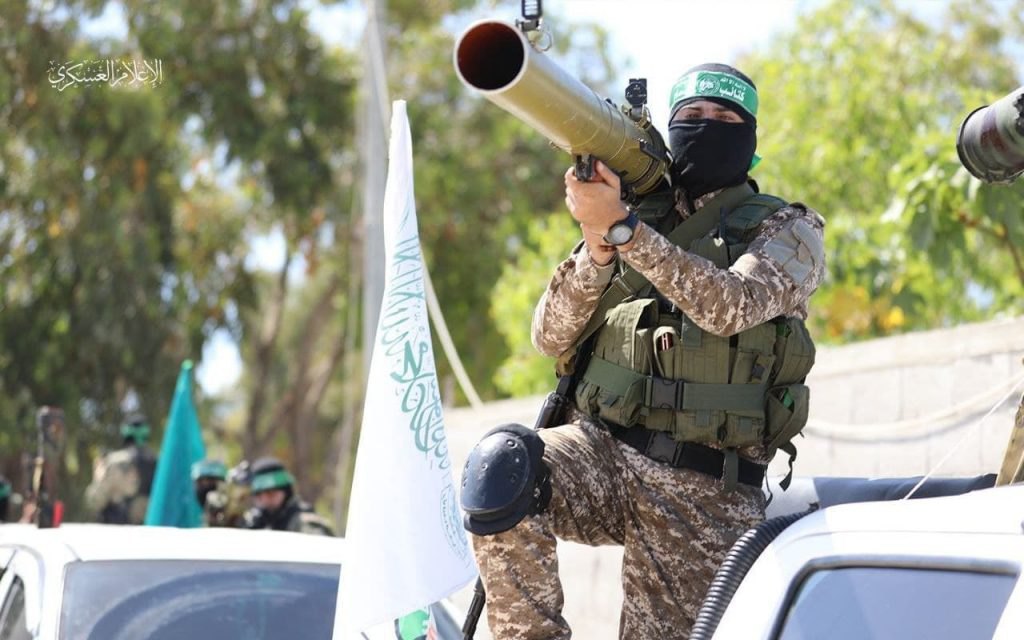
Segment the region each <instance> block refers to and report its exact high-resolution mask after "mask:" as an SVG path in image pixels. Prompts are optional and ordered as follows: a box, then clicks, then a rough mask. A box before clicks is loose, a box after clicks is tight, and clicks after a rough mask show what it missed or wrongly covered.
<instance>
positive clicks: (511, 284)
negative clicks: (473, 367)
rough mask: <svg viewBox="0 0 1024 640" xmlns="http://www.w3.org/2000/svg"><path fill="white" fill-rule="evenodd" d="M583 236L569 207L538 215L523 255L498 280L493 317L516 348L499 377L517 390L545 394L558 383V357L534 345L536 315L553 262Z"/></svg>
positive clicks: (516, 393) (501, 385) (517, 393)
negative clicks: (532, 332)
mask: <svg viewBox="0 0 1024 640" xmlns="http://www.w3.org/2000/svg"><path fill="white" fill-rule="evenodd" d="M578 241H579V227H578V226H577V225H576V224H575V223H574V222H573V219H572V218H571V217H570V216H569V215H568V214H567V213H565V212H557V213H553V214H549V215H547V216H537V217H535V218H533V219H532V220H531V221H530V225H529V229H528V231H527V235H526V242H525V244H524V245H523V246H522V247H521V248H520V250H519V259H518V260H517V261H515V262H514V263H509V264H507V265H505V267H504V269H502V272H501V278H499V280H498V283H497V284H496V285H495V286H494V291H493V294H492V298H491V299H492V306H491V317H492V318H493V320H494V323H495V325H496V326H497V327H498V331H500V332H501V335H502V336H504V338H505V342H506V344H508V348H509V352H510V353H509V357H508V358H507V359H506V360H505V362H504V363H502V365H501V368H500V369H498V373H497V376H496V379H495V381H496V383H497V385H498V388H499V389H501V390H502V391H504V392H505V393H508V394H509V395H511V396H525V395H530V394H539V393H543V392H545V391H550V390H551V388H552V386H553V383H554V379H555V378H554V362H553V361H552V360H551V358H548V357H545V356H542V355H540V354H539V353H538V352H537V350H536V349H535V348H534V347H533V343H532V342H531V341H530V318H532V317H533V309H534V307H535V306H536V304H537V301H538V300H540V297H541V294H543V293H544V289H545V288H546V287H547V284H548V280H549V279H550V277H551V272H552V271H553V265H556V264H558V263H560V262H561V261H562V260H564V259H565V258H566V256H568V255H569V251H570V250H571V249H572V247H573V246H574V245H575V244H576V243H577V242H578Z"/></svg>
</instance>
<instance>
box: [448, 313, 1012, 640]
mask: <svg viewBox="0 0 1024 640" xmlns="http://www.w3.org/2000/svg"><path fill="white" fill-rule="evenodd" d="M1022 357H1024V318H1014V319H1006V320H998V321H993V322H987V323H980V324H972V325H964V326H960V327H954V328H950V329H941V330H936V331H926V332H919V333H913V334H906V335H901V336H894V337H890V338H882V339H878V340H871V341H867V342H862V343H856V344H851V345H846V346H842V347H831V348H821V349H819V351H818V357H817V362H816V364H815V367H814V370H813V371H812V373H811V375H810V376H809V378H808V384H809V385H810V387H811V411H810V420H809V423H808V427H807V429H806V431H805V434H806V437H804V438H801V439H799V441H798V452H799V455H798V459H797V462H796V466H795V471H796V474H797V475H831V476H865V477H877V476H912V475H921V474H924V473H928V472H933V473H934V474H935V475H940V476H966V475H978V474H982V473H994V472H996V471H998V469H999V465H1000V463H1001V461H1002V455H1003V450H1004V448H1005V446H1006V442H1007V440H1008V438H1009V433H1010V428H1011V427H1012V426H1013V418H1014V413H1015V412H1016V408H1017V405H1018V403H1019V401H1020V397H1021V391H1020V387H1018V390H1017V391H1015V392H1012V393H1011V387H1012V385H1013V383H1014V382H1017V381H1022V382H1024V364H1022ZM1000 399H1005V401H1004V402H1002V403H1001V405H1000V406H999V407H996V408H995V410H994V411H992V413H991V415H989V416H988V417H987V418H985V416H986V414H987V413H989V411H990V410H991V409H993V407H994V406H995V405H996V403H997V401H999V400H1000ZM542 402H543V397H540V396H538V397H531V398H522V399H513V400H503V401H499V402H493V403H489V404H487V405H485V406H484V407H482V408H480V409H476V410H474V409H471V408H456V409H447V410H446V411H445V423H446V426H447V431H448V438H449V449H450V451H451V454H452V458H453V466H452V468H453V469H455V470H456V473H461V470H462V465H463V464H464V461H465V457H466V455H467V454H468V452H469V451H470V449H471V448H472V447H473V444H475V443H476V441H477V440H478V439H479V438H480V436H481V435H482V434H483V433H484V432H485V431H486V430H487V429H490V428H491V427H493V426H496V425H498V424H501V423H503V422H519V423H521V424H524V425H527V426H532V425H533V423H534V420H535V419H536V415H537V412H538V410H539V409H540V406H541V403H542ZM786 462H787V461H786V457H785V456H784V455H783V454H780V455H779V456H777V457H776V459H775V460H774V461H773V462H772V465H771V467H770V469H769V473H772V474H779V475H781V474H783V473H785V470H786ZM559 562H560V565H561V576H562V583H563V588H564V591H565V602H566V604H565V609H564V614H565V617H566V619H567V620H568V621H569V623H570V624H571V625H572V626H573V630H574V635H575V637H579V638H588V639H590V638H593V639H597V640H601V639H605V638H607V639H609V640H610V639H613V638H617V637H618V616H619V608H620V606H621V603H622V589H621V586H620V584H619V579H620V574H621V562H622V551H621V549H619V548H616V547H600V548H596V549H595V548H590V547H584V546H582V545H577V544H572V543H561V542H560V543H559ZM470 591H471V590H470V589H466V590H464V591H463V592H460V593H459V594H457V595H456V597H455V601H456V602H457V603H458V604H460V605H461V606H463V607H466V606H468V604H469V600H470V597H471V593H470ZM477 638H480V639H481V640H487V639H488V638H490V635H489V634H488V632H487V629H486V624H485V623H481V625H480V627H479V630H478V632H477Z"/></svg>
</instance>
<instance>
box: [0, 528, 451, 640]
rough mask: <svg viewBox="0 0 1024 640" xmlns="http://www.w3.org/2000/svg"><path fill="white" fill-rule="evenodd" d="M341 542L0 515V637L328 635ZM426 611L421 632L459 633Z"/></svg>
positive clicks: (89, 639)
mask: <svg viewBox="0 0 1024 640" xmlns="http://www.w3.org/2000/svg"><path fill="white" fill-rule="evenodd" d="M344 550H345V542H344V540H342V539H340V538H328V537H321V536H312V535H304V534H299V533H288V532H278V531H246V530H240V529H173V528H166V527H132V526H114V525H99V524H65V525H63V526H60V527H58V528H55V529H36V528H35V527H33V526H30V525H3V526H0V570H2V574H0V603H2V604H0V639H2V640H38V639H45V640H56V639H61V640H142V639H147V640H207V639H209V640H228V639H235V638H237V639H239V640H241V639H245V640H277V639H280V640H306V639H308V640H330V638H331V634H332V631H333V625H334V609H335V599H336V597H337V590H338V576H339V570H340V566H341V561H342V559H343V555H344ZM431 613H432V615H433V621H434V629H435V630H434V632H432V633H431V634H430V639H431V640H433V639H434V638H435V637H436V638H440V639H444V640H455V639H456V638H461V637H462V634H461V631H460V629H459V624H458V623H456V616H455V612H454V611H453V610H451V609H450V608H449V607H448V605H447V604H435V605H433V606H432V607H431ZM434 633H436V635H434ZM364 635H365V637H366V638H369V639H371V640H378V639H381V640H382V639H384V638H388V639H392V640H393V639H395V638H400V637H401V636H400V635H399V634H398V633H397V630H396V625H395V624H394V623H390V624H384V625H380V626H379V627H376V628H374V629H373V630H371V631H370V632H367V633H366V634H364Z"/></svg>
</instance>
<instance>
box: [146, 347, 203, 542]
mask: <svg viewBox="0 0 1024 640" xmlns="http://www.w3.org/2000/svg"><path fill="white" fill-rule="evenodd" d="M205 457H206V449H205V447H203V438H202V435H201V432H200V429H199V418H198V417H197V416H196V407H195V405H194V404H193V403H192V361H191V360H186V361H185V362H183V363H182V364H181V373H179V374H178V384H177V385H176V386H175V388H174V399H173V400H171V411H170V413H169V414H168V416H167V428H166V429H164V440H163V443H161V445H160V458H159V460H158V461H157V463H156V474H155V475H154V477H153V489H152V491H151V492H150V495H149V507H148V508H147V509H146V524H147V525H153V526H165V527H199V526H202V523H203V514H202V510H201V509H200V508H199V503H198V502H197V501H196V496H195V492H194V491H193V489H192V475H191V471H192V463H194V462H198V461H200V460H202V459H203V458H205Z"/></svg>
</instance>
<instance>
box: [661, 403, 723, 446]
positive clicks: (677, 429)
mask: <svg viewBox="0 0 1024 640" xmlns="http://www.w3.org/2000/svg"><path fill="white" fill-rule="evenodd" d="M725 421H726V417H725V411H722V410H721V409H712V410H708V411H676V412H675V425H674V428H673V429H672V437H673V438H675V439H676V440H677V441H679V442H699V443H701V444H713V443H717V442H718V436H719V434H720V433H722V430H723V429H725Z"/></svg>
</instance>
